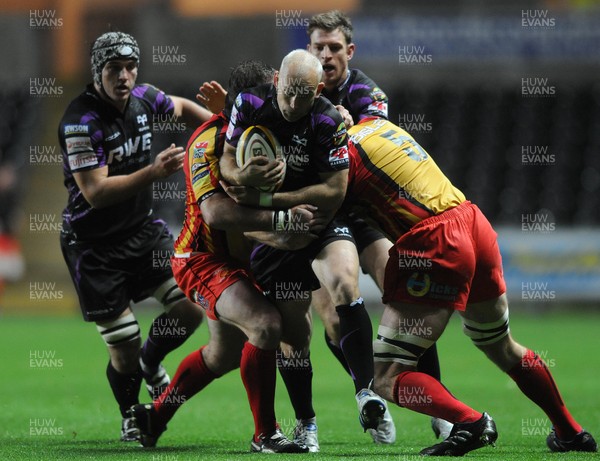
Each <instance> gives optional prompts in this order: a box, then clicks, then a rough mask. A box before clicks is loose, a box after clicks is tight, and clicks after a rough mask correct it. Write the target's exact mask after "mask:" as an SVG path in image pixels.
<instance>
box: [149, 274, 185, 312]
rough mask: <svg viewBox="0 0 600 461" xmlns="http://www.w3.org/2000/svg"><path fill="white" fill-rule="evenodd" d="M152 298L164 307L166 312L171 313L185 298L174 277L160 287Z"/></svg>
mask: <svg viewBox="0 0 600 461" xmlns="http://www.w3.org/2000/svg"><path fill="white" fill-rule="evenodd" d="M152 296H154V297H155V298H156V299H158V301H159V302H160V303H161V304H162V305H163V306H164V308H165V312H169V311H170V310H171V309H172V308H173V306H174V305H175V304H177V303H178V302H179V301H181V300H182V299H184V298H185V294H184V293H183V291H181V289H180V288H179V286H178V285H177V283H176V282H175V279H174V278H173V277H171V278H170V279H169V280H167V281H166V282H164V283H163V284H162V285H160V286H159V287H158V288H157V289H156V291H155V292H154V294H153V295H152Z"/></svg>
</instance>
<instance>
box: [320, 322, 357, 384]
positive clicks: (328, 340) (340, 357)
mask: <svg viewBox="0 0 600 461" xmlns="http://www.w3.org/2000/svg"><path fill="white" fill-rule="evenodd" d="M325 344H327V347H328V348H329V350H330V351H331V353H332V354H333V355H334V356H335V358H336V359H338V362H340V363H341V365H342V366H343V367H344V370H346V373H348V374H349V375H350V376H352V373H350V368H348V362H346V357H344V353H343V352H342V349H340V347H339V346H336V345H335V344H333V343H332V342H331V338H330V337H329V335H328V334H327V330H326V331H325Z"/></svg>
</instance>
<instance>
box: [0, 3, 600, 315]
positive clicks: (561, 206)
mask: <svg viewBox="0 0 600 461" xmlns="http://www.w3.org/2000/svg"><path fill="white" fill-rule="evenodd" d="M432 3H433V2H432ZM597 5H598V3H597V2H594V1H574V0H573V1H567V0H563V1H546V2H540V1H513V0H511V1H502V2H500V1H494V2H485V5H483V4H481V2H477V1H474V0H473V1H469V0H464V1H449V0H444V1H438V2H435V6H433V4H432V5H429V6H427V5H422V2H418V1H412V0H411V1H402V2H399V1H382V0H371V1H368V2H367V1H365V0H363V1H361V0H335V1H324V0H321V1H313V0H301V1H296V0H293V1H286V2H278V1H275V0H269V1H267V0H263V1H259V0H244V1H243V2H239V1H234V0H221V1H219V2H203V1H202V2H201V1H194V0H171V1H157V0H132V1H128V2H123V1H116V0H102V1H100V0H85V1H69V0H23V1H9V2H8V3H7V2H6V1H5V2H2V4H1V6H0V40H1V43H2V44H3V46H2V49H1V51H0V62H2V65H1V66H0V82H1V84H2V86H1V88H2V89H1V90H0V100H1V104H0V111H1V114H2V115H1V117H0V142H1V144H0V149H2V150H3V151H5V152H6V151H8V150H10V149H12V150H18V152H19V158H20V166H19V168H20V174H22V176H20V180H19V183H20V185H21V189H22V193H21V194H20V198H19V199H18V202H20V203H19V210H20V219H19V221H20V226H19V229H20V231H19V235H18V236H19V239H20V241H21V245H22V249H23V253H24V256H25V259H26V272H25V274H24V275H23V277H22V278H21V279H20V281H19V282H17V283H10V284H6V286H5V288H4V293H3V295H2V297H1V301H0V306H1V307H0V309H1V312H3V313H40V312H43V313H46V314H48V313H55V312H60V313H65V314H69V313H75V314H76V315H78V314H77V312H78V308H77V300H76V297H75V295H74V291H73V288H72V285H71V281H70V279H69V278H68V273H67V270H66V266H65V265H64V263H63V260H62V257H61V255H60V250H59V246H58V232H59V229H60V219H61V218H60V213H61V210H62V207H63V206H64V203H65V200H66V193H65V189H64V187H63V186H62V172H61V166H60V149H59V147H58V144H57V137H56V129H57V124H58V121H59V119H60V117H61V115H62V112H63V110H64V109H65V107H66V105H67V104H68V102H69V101H70V100H71V99H72V98H73V97H75V96H76V95H77V94H79V93H80V92H81V91H82V88H83V86H84V84H85V83H86V82H88V81H90V80H91V79H90V73H89V72H90V71H89V57H88V53H89V47H90V44H91V42H92V41H93V39H94V38H95V37H96V36H98V35H99V34H101V33H102V32H104V31H106V30H107V29H108V27H109V25H110V26H111V27H112V28H114V29H117V30H124V31H127V32H130V33H132V34H133V35H134V36H135V37H136V38H137V39H138V41H139V43H140V45H141V68H140V72H139V81H140V82H151V83H153V84H155V85H157V86H159V87H160V88H161V89H163V90H165V91H166V92H167V93H172V94H178V95H183V96H187V97H189V98H193V97H194V95H195V92H196V88H197V87H198V86H199V85H200V84H201V83H202V82H203V81H205V80H211V79H216V80H218V81H220V82H222V83H226V81H227V76H228V73H229V70H230V68H231V66H233V65H235V64H236V63H237V62H239V61H240V60H242V59H248V58H259V59H262V60H264V61H265V62H267V63H269V64H271V65H273V66H274V67H278V65H279V62H280V60H281V57H282V56H283V55H284V54H285V53H286V52H287V51H289V50H290V49H292V48H296V47H304V46H305V44H306V35H305V28H306V24H307V21H308V18H309V17H310V16H311V15H312V14H314V13H315V12H321V11H325V10H328V9H332V8H340V9H342V10H344V11H346V12H348V13H349V14H350V16H351V17H352V19H353V23H354V27H355V40H354V41H355V43H356V44H357V50H356V55H355V57H354V59H353V61H352V62H351V64H352V66H353V67H357V68H360V69H362V70H364V71H365V72H366V73H367V74H368V75H369V76H371V77H372V78H373V79H374V80H375V81H376V82H377V83H378V84H379V85H380V86H381V87H382V89H383V90H384V91H385V92H386V93H387V94H388V96H389V98H390V108H389V117H390V120H392V121H393V122H395V123H397V124H399V125H400V126H403V127H404V128H406V129H407V131H409V132H411V133H412V134H413V135H414V136H415V138H416V139H417V140H418V141H419V142H420V143H421V144H422V145H423V146H424V147H425V148H426V149H427V150H428V151H429V152H430V153H431V154H432V155H433V156H434V158H435V159H436V161H437V162H438V163H439V164H440V166H441V167H442V169H443V170H444V171H445V172H446V173H447V175H448V176H449V177H450V178H451V179H452V181H453V182H454V183H455V184H456V185H457V186H458V187H460V188H461V189H462V190H463V191H464V192H465V193H466V195H467V197H469V198H470V199H471V200H473V201H474V202H475V203H477V204H478V205H479V206H480V207H481V208H482V209H483V211H484V212H485V213H486V214H487V216H489V218H490V220H491V221H492V223H493V224H494V225H495V226H496V227H497V229H498V230H499V234H500V242H501V246H502V251H503V255H504V262H505V269H506V275H507V279H508V281H509V294H510V297H511V300H512V302H513V307H517V308H521V307H522V308H525V309H536V310H545V309H549V308H560V307H561V306H564V305H565V303H566V304H568V305H569V306H574V305H578V306H589V307H596V304H595V303H596V301H597V299H598V295H599V291H600V233H599V232H598V231H597V226H598V225H599V224H600V155H599V152H598V151H599V148H600V130H599V129H598V128H599V126H600V83H599V82H598V81H597V78H598V70H599V68H600V46H599V45H600V29H599V28H598V27H597V24H598V20H599V19H600V10H599V9H598V6H597ZM155 122H156V123H155V125H154V131H155V133H156V138H155V143H154V147H155V150H156V151H157V152H158V151H159V150H160V148H161V147H162V146H166V145H167V143H168V142H170V140H171V139H174V138H175V139H177V142H178V144H185V142H186V140H187V136H188V135H189V134H190V133H191V131H190V130H192V129H193V128H194V127H186V126H185V125H184V124H177V123H174V122H173V121H172V120H157V121H155ZM154 188H155V199H156V208H157V210H158V212H159V213H161V214H163V215H164V216H165V217H166V218H167V220H168V221H169V222H170V223H172V227H173V229H174V231H175V232H176V231H177V228H178V226H179V223H180V222H181V215H182V198H183V197H184V186H183V180H182V175H178V176H177V177H175V178H169V179H167V180H164V181H163V182H162V183H160V184H156V185H155V186H154ZM365 294H366V296H367V297H369V298H373V299H375V300H376V299H377V293H376V292H375V291H373V290H372V289H371V286H369V285H368V284H367V285H365Z"/></svg>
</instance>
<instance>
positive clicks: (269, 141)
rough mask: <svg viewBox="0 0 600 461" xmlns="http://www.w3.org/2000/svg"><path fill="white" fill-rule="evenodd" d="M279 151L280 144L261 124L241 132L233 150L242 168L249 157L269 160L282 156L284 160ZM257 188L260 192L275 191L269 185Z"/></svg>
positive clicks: (238, 164)
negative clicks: (260, 157) (261, 157)
mask: <svg viewBox="0 0 600 461" xmlns="http://www.w3.org/2000/svg"><path fill="white" fill-rule="evenodd" d="M281 152H282V151H281V145H280V144H279V141H278V140H277V138H276V137H275V135H274V134H273V133H272V132H271V130H269V129H268V128H267V127H264V126H262V125H255V126H251V127H249V128H247V129H246V130H245V131H244V132H243V133H242V136H241V137H240V139H239V141H238V145H237V149H236V151H235V160H236V163H237V166H238V167H239V168H242V167H243V166H244V165H245V164H246V162H247V161H248V159H249V158H251V157H258V156H263V157H267V158H268V159H269V160H275V159H276V158H282V159H284V161H285V158H284V157H283V155H282V154H281ZM284 174H285V170H284ZM257 189H258V190H260V191H262V192H275V190H276V188H275V187H271V186H265V187H257Z"/></svg>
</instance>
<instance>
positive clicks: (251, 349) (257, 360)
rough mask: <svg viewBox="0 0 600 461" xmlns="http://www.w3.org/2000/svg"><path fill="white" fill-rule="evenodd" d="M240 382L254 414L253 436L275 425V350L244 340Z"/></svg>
mask: <svg viewBox="0 0 600 461" xmlns="http://www.w3.org/2000/svg"><path fill="white" fill-rule="evenodd" d="M240 373H241V375H242V382H243V383H244V387H245V388H246V393H247V394H248V401H249V402H250V410H252V416H254V437H255V438H258V437H259V436H260V435H267V434H270V433H271V432H273V431H274V430H275V429H276V427H277V421H276V420H275V380H276V374H275V350H271V351H267V350H264V349H259V348H258V347H256V346H253V345H252V344H250V343H249V342H246V344H245V345H244V349H242V360H241V361H240Z"/></svg>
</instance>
